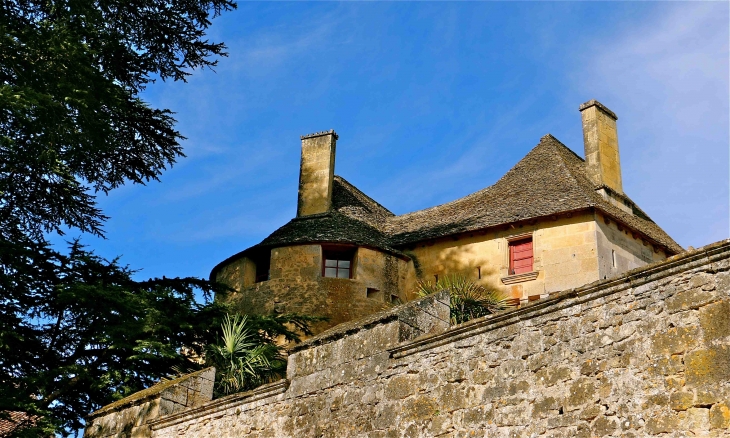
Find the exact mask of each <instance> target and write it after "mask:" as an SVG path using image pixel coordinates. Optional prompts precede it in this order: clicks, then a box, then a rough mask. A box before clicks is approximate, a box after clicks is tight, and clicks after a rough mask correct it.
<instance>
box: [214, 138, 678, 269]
mask: <svg viewBox="0 0 730 438" xmlns="http://www.w3.org/2000/svg"><path fill="white" fill-rule="evenodd" d="M601 188H602V187H598V186H596V185H595V184H593V182H591V181H590V180H589V179H588V177H587V175H586V173H585V161H584V160H583V159H582V158H580V157H579V156H578V155H576V154H575V153H574V152H573V151H571V150H570V149H568V147H566V146H565V145H563V144H562V143H561V142H560V141H558V140H557V139H556V138H555V137H553V136H552V135H550V134H548V135H546V136H544V137H543V138H542V139H540V142H539V143H538V145H537V146H535V148H533V149H532V150H531V151H530V152H529V153H528V154H527V155H526V156H525V157H524V158H523V159H522V160H520V161H519V162H518V163H517V164H516V165H515V166H514V167H513V168H512V169H510V171H509V172H507V173H506V174H505V175H504V176H503V177H502V178H500V179H499V181H497V182H496V183H494V184H493V185H491V186H489V187H487V188H485V189H482V190H479V191H478V192H476V193H472V194H471V195H468V196H465V197H463V198H460V199H457V200H455V201H452V202H449V203H446V204H442V205H438V206H436V207H431V208H427V209H425V210H419V211H415V212H412V213H407V214H403V215H400V216H396V215H394V214H393V213H391V212H390V211H389V210H388V209H386V208H385V207H383V206H382V205H380V204H378V203H377V202H375V201H374V200H373V199H371V198H370V197H368V196H367V195H365V194H364V193H363V192H361V191H360V190H358V189H357V188H356V187H355V186H353V185H352V184H350V183H349V182H347V181H346V180H345V179H344V178H342V177H339V176H335V181H334V186H333V189H332V210H331V211H330V212H328V213H324V214H318V215H311V216H306V217H302V218H295V219H292V220H291V221H290V222H289V223H287V224H286V225H284V226H283V227H281V228H279V229H278V230H276V231H274V232H273V233H272V234H271V235H270V236H269V237H267V238H266V239H264V240H263V241H262V242H261V243H260V244H258V245H256V246H254V247H252V248H249V249H248V250H246V251H243V252H241V253H239V254H236V255H235V256H233V257H230V258H229V259H227V260H225V261H223V262H222V263H220V264H219V265H218V266H216V268H214V269H213V273H215V272H216V271H217V269H218V268H219V267H220V266H222V265H224V264H226V263H227V262H228V261H230V260H232V259H235V258H237V257H239V256H241V255H243V254H244V253H246V252H248V251H253V250H256V249H262V248H273V247H277V246H284V245H291V244H303V243H351V244H355V245H364V246H371V247H375V248H381V249H384V250H386V251H389V252H392V253H396V254H401V253H399V252H398V248H403V247H407V246H409V245H412V244H415V243H416V242H420V241H424V240H430V239H434V238H438V237H443V236H449V235H454V234H459V233H464V232H469V231H475V230H480V229H485V228H490V227H495V226H500V225H506V224H510V223H514V222H517V221H526V220H531V219H537V218H544V217H551V216H554V215H559V214H563V213H568V212H577V211H582V210H587V209H597V210H599V211H600V212H602V213H603V214H604V215H606V216H608V217H610V218H613V219H614V220H615V221H618V222H621V223H623V224H624V225H626V226H627V227H629V228H631V229H632V230H635V231H636V232H638V233H640V234H642V235H643V236H645V238H647V239H648V240H650V241H652V242H654V243H656V244H659V245H661V246H664V247H665V248H667V250H668V251H669V252H670V253H671V254H678V253H680V252H683V251H684V249H683V248H682V247H681V246H680V245H679V244H677V242H675V241H674V240H673V239H672V238H671V237H669V235H667V233H665V232H664V230H662V229H661V228H660V227H659V226H658V225H657V224H656V223H654V221H652V220H651V218H649V216H648V215H647V214H646V213H644V212H643V211H642V210H641V209H639V208H638V207H637V206H636V204H635V203H634V202H633V201H631V199H630V198H629V197H628V196H626V195H622V194H619V195H617V196H618V197H620V198H621V199H623V200H625V201H626V203H627V204H628V205H630V206H631V208H632V213H628V212H626V211H624V210H622V209H620V208H618V207H616V206H614V205H613V204H611V203H610V202H609V201H607V200H606V199H604V198H603V196H602V195H601V194H599V193H598V192H597V190H599V189H601ZM605 189H606V190H608V189H607V188H605Z"/></svg>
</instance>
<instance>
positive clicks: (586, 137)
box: [578, 100, 624, 194]
mask: <svg viewBox="0 0 730 438" xmlns="http://www.w3.org/2000/svg"><path fill="white" fill-rule="evenodd" d="M578 109H579V110H580V112H581V117H582V119H583V145H584V147H585V154H586V170H587V173H588V176H589V177H590V178H591V179H592V180H593V182H594V183H595V184H596V185H597V186H608V187H609V188H610V189H612V190H614V191H615V192H618V193H620V194H623V193H624V190H623V186H622V184H621V160H620V159H619V154H618V135H617V134H616V120H618V117H616V114H614V113H613V111H611V110H610V109H608V108H606V107H605V106H603V105H602V104H601V103H600V102H598V101H596V100H589V101H588V102H586V103H584V104H583V105H581V106H580V107H579V108H578Z"/></svg>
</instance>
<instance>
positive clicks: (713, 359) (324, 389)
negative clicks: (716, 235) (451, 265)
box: [152, 241, 730, 438]
mask: <svg viewBox="0 0 730 438" xmlns="http://www.w3.org/2000/svg"><path fill="white" fill-rule="evenodd" d="M433 304H435V303H434V302H432V303H431V305H433ZM414 305H419V302H415V303H409V304H408V305H406V306H414ZM422 307H423V309H426V310H428V308H429V306H428V305H425V304H424V305H423V306H422ZM409 308H411V309H413V307H409ZM436 308H438V307H436ZM399 309H401V308H400V307H399V308H396V310H399ZM394 312H395V311H394ZM429 312H431V313H438V312H435V311H433V310H430V311H423V312H421V313H420V314H421V315H424V314H429V315H430V314H431V313H429ZM394 314H395V315H396V316H395V317H394V316H393V315H394ZM389 315H390V316H389V317H380V318H372V317H371V318H368V319H366V320H361V321H359V322H357V323H349V324H345V325H343V326H340V327H338V328H335V329H333V330H330V331H328V332H325V333H323V334H322V335H320V336H318V337H315V338H313V339H310V340H309V341H307V342H306V343H304V344H303V345H301V346H299V347H298V349H297V350H296V351H294V352H293V353H292V354H291V355H290V358H289V368H288V372H287V379H286V380H285V381H282V382H279V383H277V384H275V385H272V386H269V387H264V388H261V389H259V390H257V392H252V393H247V394H243V395H236V396H231V397H229V398H224V399H220V400H215V401H213V402H211V403H209V404H206V405H203V406H201V407H198V408H194V409H191V410H188V411H184V412H180V413H177V414H173V415H169V416H167V417H164V418H161V419H159V420H157V421H155V422H153V423H152V432H153V436H155V437H160V438H172V437H208V436H221V437H239V436H250V437H345V436H367V437H426V436H495V437H501V436H504V437H507V436H510V437H512V436H516V437H519V436H525V437H527V436H558V437H559V436H564V437H573V436H586V437H587V436H624V437H632V436H633V437H640V436H655V435H662V436H673V437H684V436H730V241H723V242H719V243H717V244H714V245H710V246H708V247H705V248H701V249H699V250H695V251H692V252H689V253H684V254H682V255H680V256H675V257H673V258H670V259H668V260H666V261H663V262H661V263H656V264H652V265H649V266H646V267H644V268H641V269H637V270H634V271H631V272H628V273H626V274H625V275H623V276H621V277H618V278H616V279H613V280H605V281H601V282H597V283H593V284H590V285H587V286H583V287H580V288H577V289H572V290H567V291H562V292H559V293H554V294H550V296H549V297H548V298H543V299H541V300H539V301H535V302H532V303H530V304H528V305H526V306H523V307H522V308H520V309H517V310H513V311H508V312H503V313H500V314H496V315H492V316H490V317H486V318H481V319H478V320H473V321H470V322H468V323H466V324H463V325H460V326H455V327H451V328H449V329H448V330H446V331H443V332H441V333H434V334H431V335H425V336H421V337H420V338H418V339H415V340H409V339H411V338H412V337H413V336H415V335H418V334H419V333H422V332H427V331H431V332H438V331H439V330H442V325H441V326H440V325H439V324H436V323H434V321H436V320H438V318H435V317H431V318H420V319H419V318H417V317H414V315H416V313H415V312H410V313H409V312H400V313H399V312H395V313H390V314H389ZM406 322H407V323H406ZM421 324H425V326H427V327H431V329H430V330H423V329H419V328H418V327H420V326H421ZM407 335H410V336H407Z"/></svg>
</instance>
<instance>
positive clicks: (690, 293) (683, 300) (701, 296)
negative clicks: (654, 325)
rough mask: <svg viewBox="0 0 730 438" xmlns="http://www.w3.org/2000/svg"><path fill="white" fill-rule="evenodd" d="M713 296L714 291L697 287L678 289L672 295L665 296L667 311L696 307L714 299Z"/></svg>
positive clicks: (673, 311) (714, 295) (672, 311)
mask: <svg viewBox="0 0 730 438" xmlns="http://www.w3.org/2000/svg"><path fill="white" fill-rule="evenodd" d="M715 297H716V293H715V292H713V291H705V290H702V289H699V288H698V289H690V290H684V291H679V292H677V293H676V294H675V295H674V296H672V297H669V298H667V300H666V304H667V311H668V312H669V313H675V312H680V311H682V310H689V309H697V308H699V307H702V306H704V305H706V304H709V303H710V302H712V301H714V300H715Z"/></svg>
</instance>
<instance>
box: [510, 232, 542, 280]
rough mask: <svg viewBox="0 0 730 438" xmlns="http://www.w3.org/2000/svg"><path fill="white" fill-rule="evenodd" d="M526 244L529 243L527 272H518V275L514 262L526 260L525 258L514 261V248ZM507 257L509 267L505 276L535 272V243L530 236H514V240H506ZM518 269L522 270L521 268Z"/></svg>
mask: <svg viewBox="0 0 730 438" xmlns="http://www.w3.org/2000/svg"><path fill="white" fill-rule="evenodd" d="M526 243H530V257H529V259H530V266H529V269H528V270H527V271H523V272H520V273H519V274H518V273H516V272H515V264H516V263H515V262H517V261H520V260H526V259H527V257H526V258H522V259H516V258H515V248H517V247H518V246H520V245H524V244H526ZM507 250H508V251H507V257H508V259H509V267H508V270H507V275H520V274H527V273H529V272H535V241H534V239H533V237H532V234H530V235H526V236H525V235H522V236H515V237H514V238H510V239H508V240H507ZM519 269H524V268H523V267H521V268H519Z"/></svg>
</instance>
